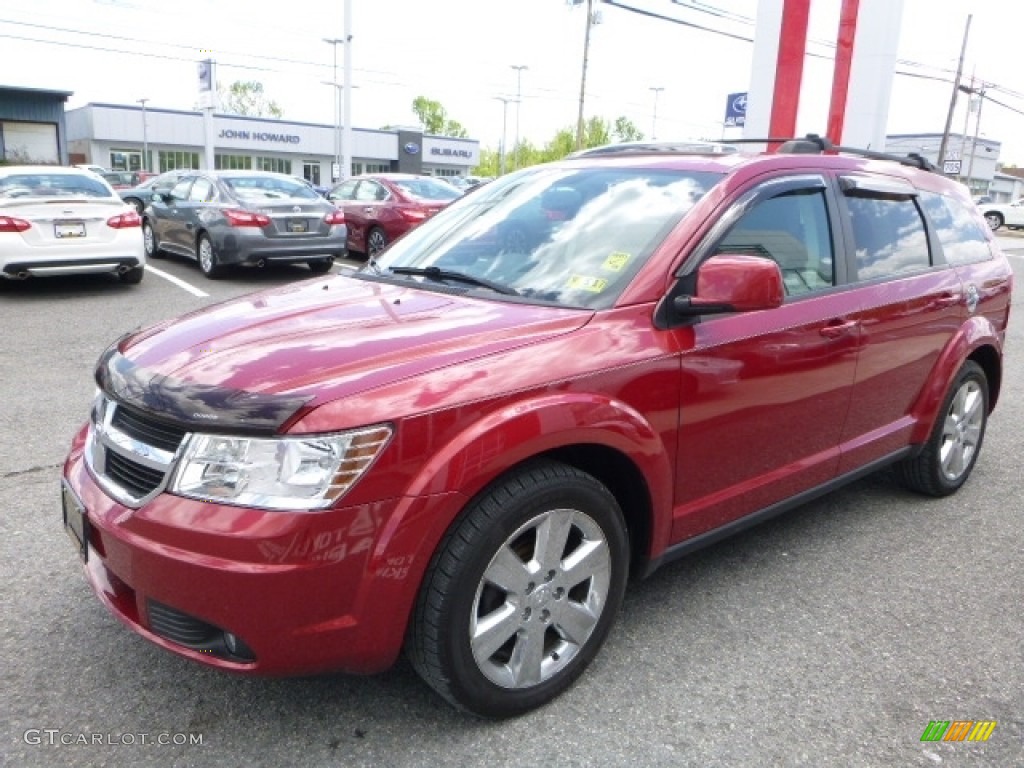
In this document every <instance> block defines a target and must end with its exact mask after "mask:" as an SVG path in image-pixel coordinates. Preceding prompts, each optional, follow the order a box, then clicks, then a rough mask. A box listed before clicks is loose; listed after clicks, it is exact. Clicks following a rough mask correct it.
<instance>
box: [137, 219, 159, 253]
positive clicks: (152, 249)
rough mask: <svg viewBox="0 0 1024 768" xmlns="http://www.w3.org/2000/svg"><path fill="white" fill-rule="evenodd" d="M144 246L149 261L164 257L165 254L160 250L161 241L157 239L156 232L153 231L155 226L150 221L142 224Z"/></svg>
mask: <svg viewBox="0 0 1024 768" xmlns="http://www.w3.org/2000/svg"><path fill="white" fill-rule="evenodd" d="M142 244H143V246H144V247H145V250H146V258H147V259H159V258H162V257H163V255H164V252H163V251H162V250H161V249H160V241H159V240H157V239H156V232H154V231H153V225H152V224H150V223H149V221H148V220H147V221H143V222H142Z"/></svg>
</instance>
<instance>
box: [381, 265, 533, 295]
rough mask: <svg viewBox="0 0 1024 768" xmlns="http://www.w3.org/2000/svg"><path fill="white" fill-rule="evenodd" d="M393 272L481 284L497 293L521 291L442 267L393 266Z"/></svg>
mask: <svg viewBox="0 0 1024 768" xmlns="http://www.w3.org/2000/svg"><path fill="white" fill-rule="evenodd" d="M391 272H392V273H394V274H396V275H419V276H421V277H427V278H430V279H431V280H437V281H439V282H443V281H445V280H455V281H456V282H460V283H469V284H470V285H479V286H480V287H481V288H490V289H491V290H492V291H494V292H495V293H501V294H504V295H505V296H518V295H519V291H517V290H516V289H515V288H510V287H509V286H507V285H502V284H501V283H495V282H493V281H491V280H486V279H485V278H482V277H475V276H474V275H467V274H466V273H465V272H453V271H452V270H450V269H441V268H440V267H391Z"/></svg>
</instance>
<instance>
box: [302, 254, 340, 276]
mask: <svg viewBox="0 0 1024 768" xmlns="http://www.w3.org/2000/svg"><path fill="white" fill-rule="evenodd" d="M306 265H307V266H308V267H309V271H310V272H312V273H313V274H314V275H322V274H324V273H325V272H330V271H331V267H332V266H334V257H333V256H331V257H329V258H326V259H317V260H316V261H307V262H306Z"/></svg>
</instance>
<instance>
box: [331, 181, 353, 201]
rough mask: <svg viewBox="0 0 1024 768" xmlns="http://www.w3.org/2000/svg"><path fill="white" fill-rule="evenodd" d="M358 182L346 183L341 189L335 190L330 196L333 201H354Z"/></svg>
mask: <svg viewBox="0 0 1024 768" xmlns="http://www.w3.org/2000/svg"><path fill="white" fill-rule="evenodd" d="M357 184H359V182H358V181H346V182H345V183H344V184H342V185H341V186H340V187H338V188H337V189H335V190H334V191H333V192H331V194H330V195H328V197H329V199H331V200H352V199H353V198H354V197H355V191H356V185H357Z"/></svg>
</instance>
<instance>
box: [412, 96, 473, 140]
mask: <svg viewBox="0 0 1024 768" xmlns="http://www.w3.org/2000/svg"><path fill="white" fill-rule="evenodd" d="M412 111H413V112H415V113H416V117H417V118H419V121H420V124H421V125H422V126H423V131H424V133H429V134H431V135H433V136H452V137H454V138H457V139H464V138H466V137H467V136H469V134H468V133H467V132H466V129H465V128H463V127H462V124H461V123H459V122H457V121H456V120H452V119H450V118H449V117H448V113H447V112H446V111H445V108H444V107H442V106H441V102H439V101H433V100H431V99H428V98H427V97H426V96H417V97H416V98H415V99H413V100H412Z"/></svg>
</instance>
